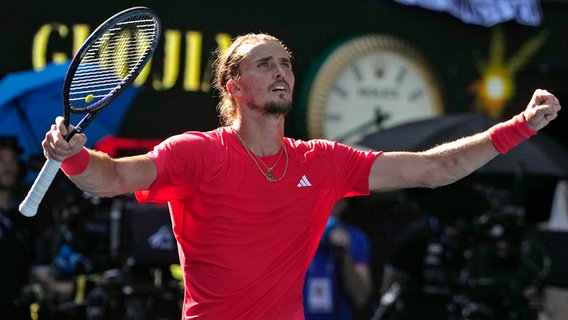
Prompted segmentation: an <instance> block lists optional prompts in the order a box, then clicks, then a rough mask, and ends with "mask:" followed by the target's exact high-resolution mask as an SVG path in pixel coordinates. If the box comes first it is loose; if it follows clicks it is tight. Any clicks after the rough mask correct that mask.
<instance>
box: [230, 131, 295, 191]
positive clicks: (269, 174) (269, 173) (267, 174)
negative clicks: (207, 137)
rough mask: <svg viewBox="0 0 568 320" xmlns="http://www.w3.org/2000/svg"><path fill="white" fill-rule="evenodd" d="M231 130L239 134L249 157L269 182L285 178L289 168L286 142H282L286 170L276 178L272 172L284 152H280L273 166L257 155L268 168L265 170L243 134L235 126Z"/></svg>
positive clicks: (238, 136)
mask: <svg viewBox="0 0 568 320" xmlns="http://www.w3.org/2000/svg"><path fill="white" fill-rule="evenodd" d="M231 130H233V132H234V133H235V135H236V136H237V138H238V139H239V141H240V142H241V144H242V145H243V147H245V150H246V152H247V153H248V155H249V157H250V158H251V159H252V161H253V162H254V164H255V165H256V167H257V168H258V170H259V171H260V173H262V175H263V176H264V177H265V178H266V180H268V181H269V182H278V181H280V180H282V178H284V176H285V175H286V170H287V169H288V150H287V149H286V144H282V148H283V149H284V155H285V156H286V163H285V164H284V171H283V172H282V175H281V176H280V178H278V179H276V178H274V175H273V174H272V169H274V167H276V165H277V164H278V162H279V161H280V158H281V157H282V152H280V155H279V156H278V159H276V162H274V164H273V165H272V166H271V167H269V166H267V165H266V163H264V161H262V159H261V158H260V157H258V156H257V157H258V160H260V162H261V163H262V164H263V165H264V166H265V167H266V169H267V171H266V172H264V170H262V168H261V167H260V165H259V164H258V160H257V159H256V158H257V157H255V154H253V152H252V151H251V150H250V149H249V147H248V146H247V144H246V143H245V141H244V140H243V138H242V137H241V135H240V134H239V133H238V132H237V130H235V129H234V128H231Z"/></svg>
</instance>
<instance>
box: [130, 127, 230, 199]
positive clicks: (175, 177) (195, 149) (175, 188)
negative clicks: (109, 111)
mask: <svg viewBox="0 0 568 320" xmlns="http://www.w3.org/2000/svg"><path fill="white" fill-rule="evenodd" d="M216 146H218V143H217V141H216V140H215V139H212V135H211V134H210V133H201V132H187V133H184V134H180V135H176V136H173V137H171V138H168V139H166V140H165V141H163V142H162V143H160V144H159V145H157V146H156V147H155V148H154V149H153V150H152V151H150V152H148V153H147V154H146V155H147V156H148V157H150V159H152V160H153V161H154V164H155V165H156V169H157V171H158V174H157V177H156V180H155V181H154V183H153V184H152V186H151V187H150V188H149V189H148V190H139V191H136V192H135V195H136V199H137V200H138V201H140V202H165V201H170V200H180V199H186V198H188V197H189V196H190V195H191V194H192V193H193V192H194V191H195V189H196V187H197V186H198V183H199V181H201V179H202V178H203V176H204V174H205V170H206V169H207V170H211V169H213V168H212V167H213V166H214V165H215V164H216V163H221V162H222V161H211V159H215V157H214V156H213V153H214V152H216V150H218V148H217V147H216Z"/></svg>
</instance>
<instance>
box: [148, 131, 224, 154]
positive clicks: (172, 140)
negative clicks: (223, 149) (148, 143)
mask: <svg viewBox="0 0 568 320" xmlns="http://www.w3.org/2000/svg"><path fill="white" fill-rule="evenodd" d="M226 137H227V134H226V130H225V128H217V129H215V130H211V131H205V132H201V131H187V132H184V133H181V134H177V135H174V136H171V137H169V138H167V139H166V140H164V141H163V142H162V143H160V145H158V147H160V148H161V149H163V150H182V151H183V150H188V149H189V150H191V149H195V148H197V149H202V148H205V149H210V148H211V147H215V146H221V145H222V144H224V143H225V142H226Z"/></svg>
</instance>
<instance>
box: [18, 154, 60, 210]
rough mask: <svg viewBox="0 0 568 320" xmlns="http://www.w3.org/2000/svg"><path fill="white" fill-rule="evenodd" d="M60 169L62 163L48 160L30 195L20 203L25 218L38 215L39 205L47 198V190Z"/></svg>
mask: <svg viewBox="0 0 568 320" xmlns="http://www.w3.org/2000/svg"><path fill="white" fill-rule="evenodd" d="M60 167H61V161H57V160H53V159H47V161H46V162H45V163H44V164H43V167H42V168H41V171H40V172H39V174H38V176H37V178H36V179H35V181H34V183H33V185H32V187H31V188H30V191H28V195H27V196H26V198H25V199H24V201H22V203H20V212H21V213H22V214H23V215H24V216H26V217H33V216H35V215H36V213H37V209H38V208H39V204H40V203H41V200H42V199H43V197H44V196H45V193H46V192H47V189H49V186H50V185H51V182H52V181H53V179H54V178H55V175H56V174H57V172H58V171H59V168H60Z"/></svg>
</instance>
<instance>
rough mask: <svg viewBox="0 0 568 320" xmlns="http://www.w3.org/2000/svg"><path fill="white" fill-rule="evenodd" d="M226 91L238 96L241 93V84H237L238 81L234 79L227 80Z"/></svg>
mask: <svg viewBox="0 0 568 320" xmlns="http://www.w3.org/2000/svg"><path fill="white" fill-rule="evenodd" d="M226 86H227V91H228V92H229V93H230V94H231V95H232V96H233V97H239V96H241V95H242V90H241V86H240V85H239V82H238V81H237V80H235V79H231V80H229V81H227V84H226Z"/></svg>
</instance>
